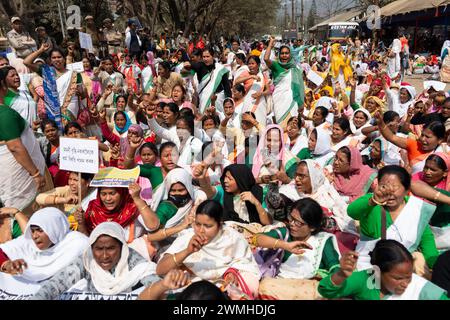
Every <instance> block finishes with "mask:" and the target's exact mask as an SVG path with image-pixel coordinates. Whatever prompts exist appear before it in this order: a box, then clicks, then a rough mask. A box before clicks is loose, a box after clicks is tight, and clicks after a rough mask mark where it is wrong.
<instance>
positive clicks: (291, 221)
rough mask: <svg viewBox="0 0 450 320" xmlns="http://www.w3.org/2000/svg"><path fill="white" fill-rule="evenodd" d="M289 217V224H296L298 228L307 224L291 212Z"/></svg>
mask: <svg viewBox="0 0 450 320" xmlns="http://www.w3.org/2000/svg"><path fill="white" fill-rule="evenodd" d="M287 218H288V221H289V224H294V226H296V227H298V228H301V227H303V226H305V225H306V223H305V222H302V221H300V220H297V219H295V218H294V217H293V216H292V215H291V214H288V216H287Z"/></svg>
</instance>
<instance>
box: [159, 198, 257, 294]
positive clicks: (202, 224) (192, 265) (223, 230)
mask: <svg viewBox="0 0 450 320" xmlns="http://www.w3.org/2000/svg"><path fill="white" fill-rule="evenodd" d="M222 213H223V209H222V206H221V205H220V204H219V203H218V202H215V201H213V200H207V201H205V202H203V203H201V204H200V205H199V207H198V208H197V210H196V216H195V222H194V223H193V228H192V229H188V230H186V231H184V232H183V233H181V234H180V235H179V236H178V238H177V239H176V240H175V241H174V242H173V244H172V245H171V246H170V247H169V249H167V251H166V252H165V253H164V255H163V257H162V258H161V260H160V261H159V262H158V265H157V267H156V272H157V274H158V275H165V274H167V273H168V272H169V271H170V270H172V269H175V268H179V267H181V266H184V267H185V268H187V269H188V270H190V272H191V273H192V274H194V276H195V278H194V279H193V281H199V280H209V281H212V282H222V280H225V283H233V284H235V285H237V286H239V288H240V289H241V290H242V291H243V292H245V293H247V294H248V295H250V296H252V295H255V294H257V292H258V286H259V279H260V273H259V269H258V265H257V264H256V261H255V258H254V257H253V254H252V251H251V249H250V246H249V244H248V243H247V241H246V240H245V238H244V236H243V235H241V234H240V233H239V232H237V231H235V230H234V229H233V228H231V227H229V226H227V225H223V224H222Z"/></svg>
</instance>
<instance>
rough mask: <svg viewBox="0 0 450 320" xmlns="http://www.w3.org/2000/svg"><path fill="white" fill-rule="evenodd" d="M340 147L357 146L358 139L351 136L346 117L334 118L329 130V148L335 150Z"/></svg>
mask: <svg viewBox="0 0 450 320" xmlns="http://www.w3.org/2000/svg"><path fill="white" fill-rule="evenodd" d="M342 147H358V148H359V140H357V139H355V138H354V137H353V135H352V131H351V129H350V122H349V121H348V120H347V119H346V118H338V119H335V120H334V122H333V127H332V130H331V150H332V151H334V152H337V151H338V150H339V149H340V148H342Z"/></svg>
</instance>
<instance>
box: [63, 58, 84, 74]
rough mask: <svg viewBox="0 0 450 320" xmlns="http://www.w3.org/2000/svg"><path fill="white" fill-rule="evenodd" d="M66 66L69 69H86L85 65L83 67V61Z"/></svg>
mask: <svg viewBox="0 0 450 320" xmlns="http://www.w3.org/2000/svg"><path fill="white" fill-rule="evenodd" d="M66 68H67V70H71V71H76V72H83V71H84V67H83V62H82V61H80V62H75V63H71V64H68V65H67V66H66Z"/></svg>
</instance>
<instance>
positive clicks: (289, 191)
mask: <svg viewBox="0 0 450 320" xmlns="http://www.w3.org/2000/svg"><path fill="white" fill-rule="evenodd" d="M280 193H281V194H284V195H285V196H287V197H288V198H289V199H291V200H293V201H297V200H299V199H303V198H311V199H313V200H315V201H317V202H318V203H319V204H320V205H321V206H322V208H324V209H325V210H327V211H329V212H330V213H332V217H331V218H332V219H333V220H335V224H336V225H337V227H338V229H339V230H340V231H341V232H345V233H350V234H353V235H359V233H358V231H357V230H356V225H355V222H354V221H353V219H351V218H350V217H349V216H348V215H347V203H346V202H345V201H344V200H343V199H342V197H341V196H340V195H339V194H338V192H337V191H336V189H335V188H334V187H333V186H332V185H331V183H330V182H329V181H328V180H327V178H326V177H325V174H324V173H323V169H322V167H320V165H319V164H318V163H317V162H315V161H313V160H304V161H302V162H300V164H299V165H298V166H297V170H296V172H295V185H286V186H282V187H281V188H280ZM339 244H340V245H341V243H339ZM348 249H349V248H343V247H341V251H345V250H348ZM353 249H354V247H353ZM353 249H352V250H353Z"/></svg>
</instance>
